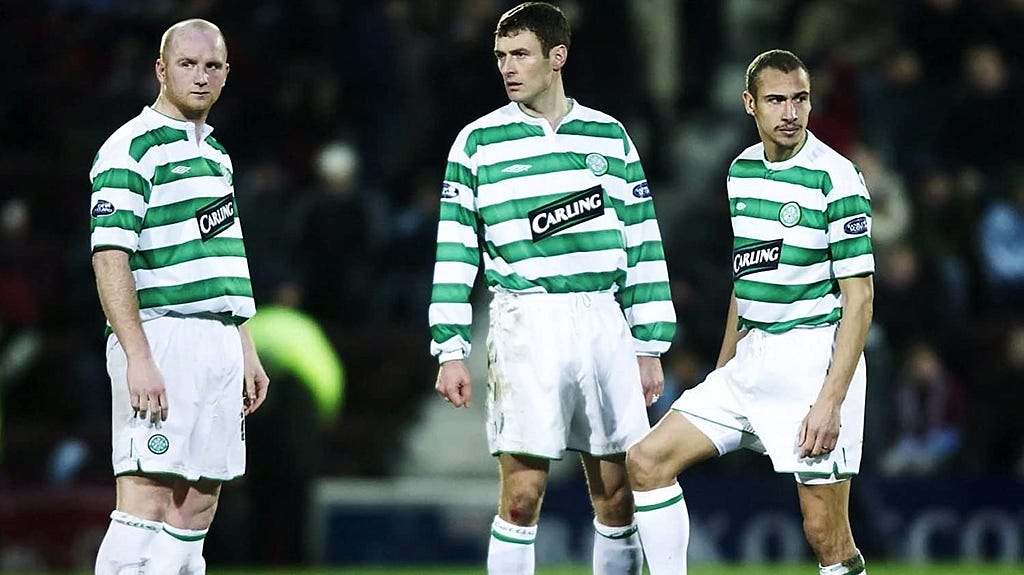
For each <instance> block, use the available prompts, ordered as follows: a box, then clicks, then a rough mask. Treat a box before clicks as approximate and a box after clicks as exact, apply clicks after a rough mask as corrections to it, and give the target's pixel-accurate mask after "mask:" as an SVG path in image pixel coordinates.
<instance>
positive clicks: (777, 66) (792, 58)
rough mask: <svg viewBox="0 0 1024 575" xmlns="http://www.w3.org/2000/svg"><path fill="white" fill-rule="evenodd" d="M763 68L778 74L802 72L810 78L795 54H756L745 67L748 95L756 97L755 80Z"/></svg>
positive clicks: (777, 52)
mask: <svg viewBox="0 0 1024 575" xmlns="http://www.w3.org/2000/svg"><path fill="white" fill-rule="evenodd" d="M765 68H772V69H773V70H778V71H780V72H786V73H789V72H792V71H793V70H803V71H804V73H805V74H807V77H808V78H810V77H811V74H810V72H808V71H807V66H804V63H803V62H801V61H800V58H797V56H796V54H794V53H792V52H789V51H787V50H769V51H767V52H763V53H761V54H758V55H757V57H756V58H754V60H753V61H752V62H750V65H749V66H747V78H746V81H747V85H746V88H747V91H748V92H750V95H751V96H753V97H755V98H756V97H757V78H758V76H760V75H761V70H764V69H765Z"/></svg>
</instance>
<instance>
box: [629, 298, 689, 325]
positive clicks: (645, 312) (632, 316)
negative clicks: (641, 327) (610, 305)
mask: <svg viewBox="0 0 1024 575" xmlns="http://www.w3.org/2000/svg"><path fill="white" fill-rule="evenodd" d="M625 313H626V319H628V320H629V325H638V324H642V323H656V322H659V321H674V320H675V317H676V310H675V307H673V306H672V302H670V301H652V302H647V303H638V304H634V305H633V306H632V307H629V308H627V309H626V310H625Z"/></svg>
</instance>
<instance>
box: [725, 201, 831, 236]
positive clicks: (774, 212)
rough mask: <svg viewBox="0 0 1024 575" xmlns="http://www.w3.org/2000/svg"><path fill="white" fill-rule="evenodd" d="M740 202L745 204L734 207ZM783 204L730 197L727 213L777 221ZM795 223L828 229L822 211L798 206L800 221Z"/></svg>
mask: <svg viewBox="0 0 1024 575" xmlns="http://www.w3.org/2000/svg"><path fill="white" fill-rule="evenodd" d="M741 202H742V203H744V204H746V206H745V207H744V208H743V209H742V210H738V209H736V205H737V204H739V203H741ZM783 205H785V204H783V203H782V202H773V201H771V200H762V199H760V198H731V199H730V200H729V213H730V214H732V217H737V216H746V217H748V218H758V219H761V220H773V221H776V222H777V221H779V212H781V211H782V206H783ZM797 225H798V226H800V227H804V228H811V229H815V230H825V229H828V220H827V219H826V218H825V214H824V213H823V212H819V211H817V210H810V209H807V208H805V207H803V206H800V222H799V223H798V224H797Z"/></svg>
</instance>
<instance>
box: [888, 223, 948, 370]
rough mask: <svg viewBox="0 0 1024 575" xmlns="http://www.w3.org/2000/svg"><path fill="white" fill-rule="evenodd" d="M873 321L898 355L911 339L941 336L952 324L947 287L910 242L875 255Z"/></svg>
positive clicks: (931, 265) (933, 266)
mask: <svg viewBox="0 0 1024 575" xmlns="http://www.w3.org/2000/svg"><path fill="white" fill-rule="evenodd" d="M878 264H879V273H878V283H877V285H876V292H877V297H876V298H875V309H876V312H877V319H876V320H875V324H876V325H878V326H879V327H881V328H882V331H883V332H884V334H885V340H886V341H887V342H889V344H890V345H891V346H892V348H893V350H894V351H895V352H896V354H897V355H901V354H902V353H903V352H905V351H906V346H908V345H909V344H910V343H911V342H913V341H917V340H920V339H924V338H927V337H933V338H937V339H939V340H942V338H944V337H945V335H946V334H947V333H949V332H950V330H951V328H952V325H953V324H952V317H953V316H952V315H951V313H950V312H951V310H950V309H949V307H948V302H949V291H948V289H947V288H946V284H945V283H944V282H942V281H941V279H939V278H940V276H939V275H938V272H937V270H936V266H935V265H934V264H933V263H931V262H930V261H929V260H927V259H926V258H924V257H923V256H922V254H921V253H920V252H919V251H918V250H917V249H916V248H915V247H914V246H913V245H911V244H909V243H901V244H896V245H894V246H891V247H890V248H889V249H888V250H886V251H885V252H884V253H881V254H879V256H878Z"/></svg>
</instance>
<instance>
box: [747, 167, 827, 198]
mask: <svg viewBox="0 0 1024 575" xmlns="http://www.w3.org/2000/svg"><path fill="white" fill-rule="evenodd" d="M729 177H730V178H760V179H763V180H771V181H774V182H783V183H786V184H795V185H797V186H803V187H805V188H811V189H812V190H821V193H822V194H823V195H826V196H827V195H828V193H829V192H831V191H832V178H831V177H830V176H829V175H828V172H826V171H824V170H811V169H808V168H802V167H800V166H794V167H792V168H786V169H785V170H769V169H768V168H767V167H765V165H764V162H762V161H760V160H736V161H735V162H733V165H732V166H730V167H729Z"/></svg>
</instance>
